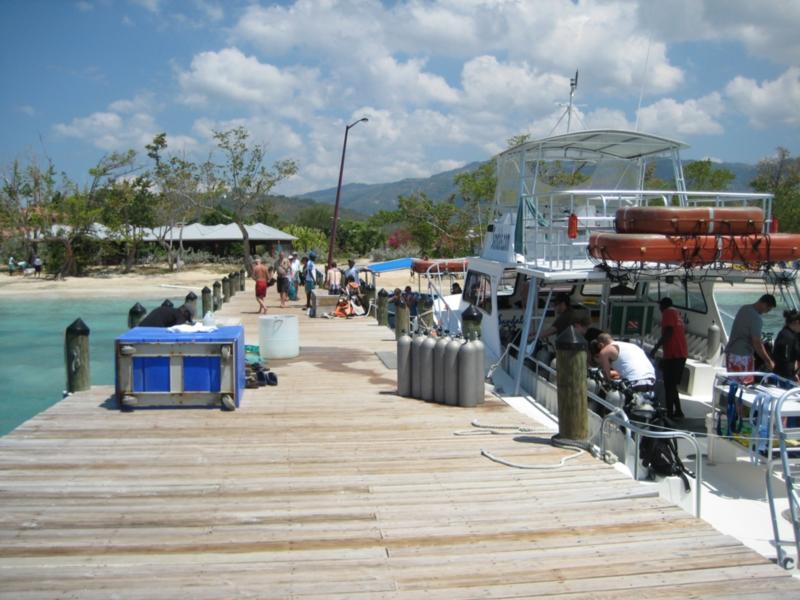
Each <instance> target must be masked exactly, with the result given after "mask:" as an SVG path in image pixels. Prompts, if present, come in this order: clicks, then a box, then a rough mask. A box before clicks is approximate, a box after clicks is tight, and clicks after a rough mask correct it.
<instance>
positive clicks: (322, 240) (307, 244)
mask: <svg viewBox="0 0 800 600" xmlns="http://www.w3.org/2000/svg"><path fill="white" fill-rule="evenodd" d="M284 231H285V232H286V233H288V234H289V235H293V236H294V237H296V238H297V239H296V240H295V241H294V243H293V246H294V248H295V249H296V250H297V251H298V252H303V253H306V252H310V251H311V250H316V251H317V253H319V252H321V251H322V249H323V248H327V247H328V236H326V235H325V233H324V232H322V231H320V230H319V229H312V228H311V227H303V226H302V225H291V224H290V225H287V226H286V228H285V229H284Z"/></svg>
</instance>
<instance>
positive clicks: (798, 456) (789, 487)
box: [765, 387, 800, 569]
mask: <svg viewBox="0 0 800 600" xmlns="http://www.w3.org/2000/svg"><path fill="white" fill-rule="evenodd" d="M787 402H792V403H793V404H796V403H798V402H800V388H796V387H795V388H792V389H790V390H788V391H787V392H786V393H784V394H782V395H781V396H780V397H779V398H778V399H777V400H775V402H774V405H773V407H772V410H771V411H770V417H769V435H768V439H767V445H766V447H765V450H766V452H767V453H768V454H767V455H768V456H769V459H768V461H767V474H766V477H767V496H768V499H769V511H770V517H771V518H772V532H773V534H774V536H775V548H776V550H777V553H778V557H777V560H778V564H779V565H780V566H782V567H783V568H784V569H792V568H793V567H794V565H795V562H796V560H797V557H800V522H799V521H798V517H799V516H800V497H799V496H798V491H799V490H798V486H800V448H798V446H796V445H793V444H792V441H793V440H800V428H797V427H795V428H788V427H786V425H785V422H784V420H785V417H784V415H783V411H784V409H785V408H786V407H785V406H784V405H785V404H786V403H787ZM791 412H795V411H791ZM773 432H774V434H775V436H776V437H777V442H778V449H777V450H778V451H777V454H778V456H777V458H775V453H774V452H773V450H772V447H773V443H772V442H773V439H774V438H773ZM790 453H791V454H790ZM778 465H780V468H781V471H782V477H783V481H784V483H785V484H786V497H787V499H788V501H789V516H790V517H791V523H792V530H793V533H794V542H792V541H790V540H782V539H781V536H780V530H779V527H778V523H779V521H778V520H779V519H781V518H783V515H782V514H780V513H779V512H778V508H777V507H776V497H775V492H774V490H773V487H772V486H773V477H772V472H773V469H774V468H775V467H777V466H778ZM791 543H794V546H795V550H796V552H797V555H796V557H792V556H791V555H789V554H787V552H786V550H785V549H784V546H786V545H788V544H791Z"/></svg>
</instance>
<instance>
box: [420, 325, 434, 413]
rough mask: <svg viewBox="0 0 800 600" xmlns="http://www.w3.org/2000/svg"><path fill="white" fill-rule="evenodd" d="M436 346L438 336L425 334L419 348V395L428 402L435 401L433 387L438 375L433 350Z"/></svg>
mask: <svg viewBox="0 0 800 600" xmlns="http://www.w3.org/2000/svg"><path fill="white" fill-rule="evenodd" d="M435 348H436V338H435V337H432V336H430V335H428V336H425V337H424V338H423V342H422V346H420V350H419V363H420V364H419V367H420V368H419V377H420V395H419V397H420V398H422V399H423V400H425V401H426V402H433V387H434V380H435V377H436V375H435V374H434V370H433V351H434V349H435Z"/></svg>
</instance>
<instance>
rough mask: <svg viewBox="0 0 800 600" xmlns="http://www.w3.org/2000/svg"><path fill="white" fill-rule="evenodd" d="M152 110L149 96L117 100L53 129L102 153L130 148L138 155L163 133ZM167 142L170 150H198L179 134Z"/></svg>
mask: <svg viewBox="0 0 800 600" xmlns="http://www.w3.org/2000/svg"><path fill="white" fill-rule="evenodd" d="M151 110H152V109H151V104H150V101H149V97H148V96H146V95H142V96H137V97H136V98H134V99H132V100H117V101H115V102H112V103H111V104H110V105H109V106H108V109H107V110H105V111H98V112H95V113H92V114H90V115H89V116H88V117H77V118H75V119H72V121H70V122H69V123H58V124H56V125H55V126H54V127H53V129H54V130H55V132H56V133H57V134H58V135H61V136H64V137H68V138H73V139H77V140H82V141H84V142H86V143H88V144H90V145H92V146H94V147H95V148H99V149H101V150H103V151H105V152H114V151H125V150H128V149H130V148H132V149H134V150H136V151H137V152H139V153H141V152H142V151H143V150H144V147H145V145H147V144H149V143H150V142H151V141H152V140H153V136H155V135H156V134H157V133H160V132H161V131H164V129H163V128H161V127H159V125H158V124H157V123H156V121H155V119H154V117H153V115H152V114H151V112H149V111H151ZM167 141H168V143H169V147H170V149H172V150H173V151H182V152H192V151H194V150H195V149H197V147H198V145H197V142H196V141H195V140H194V138H192V137H190V136H186V135H181V134H175V135H171V134H170V135H168V136H167Z"/></svg>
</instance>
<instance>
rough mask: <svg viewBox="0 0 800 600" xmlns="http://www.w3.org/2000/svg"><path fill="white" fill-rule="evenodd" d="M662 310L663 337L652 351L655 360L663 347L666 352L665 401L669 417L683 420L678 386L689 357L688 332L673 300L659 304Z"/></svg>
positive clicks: (664, 369) (664, 366)
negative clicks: (673, 304)
mask: <svg viewBox="0 0 800 600" xmlns="http://www.w3.org/2000/svg"><path fill="white" fill-rule="evenodd" d="M658 306H659V308H661V337H660V338H658V341H657V342H656V344H655V346H653V349H652V350H651V351H650V356H651V357H652V358H655V356H656V352H658V349H659V348H661V346H663V347H664V352H663V355H662V357H661V377H662V378H663V379H664V401H665V404H666V406H667V417H668V418H675V419H682V418H683V411H682V410H681V399H680V395H679V394H678V386H679V385H680V383H681V377H683V367H684V366H685V365H686V359H687V358H688V356H689V347H688V344H687V343H686V331H685V328H684V326H683V319H682V318H681V314H680V313H679V312H678V311H677V310H676V309H675V308H674V307H673V306H672V298H668V297H664V298H662V299H661V301H660V302H659V303H658Z"/></svg>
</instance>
